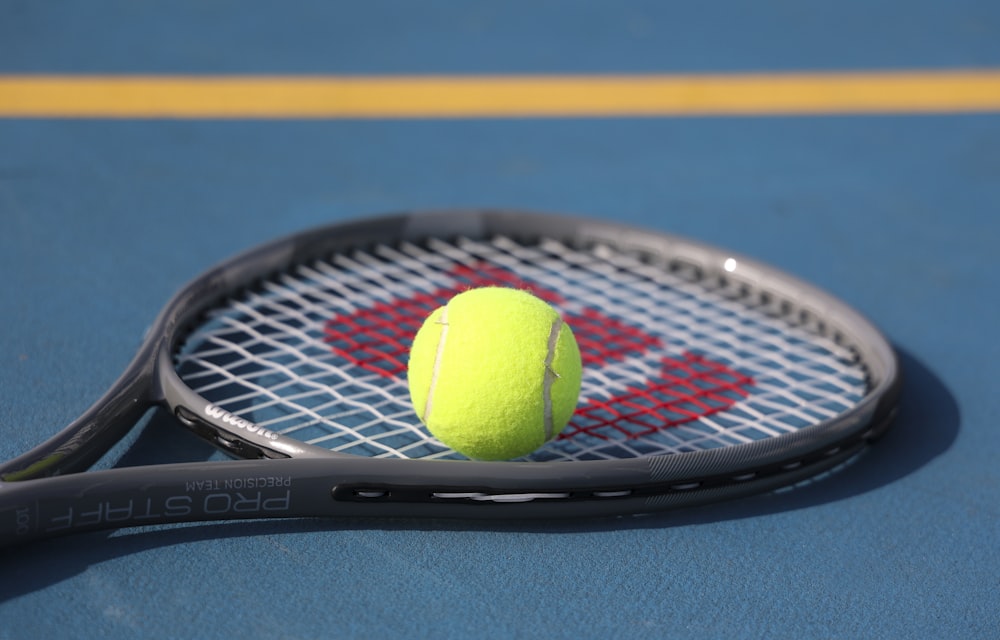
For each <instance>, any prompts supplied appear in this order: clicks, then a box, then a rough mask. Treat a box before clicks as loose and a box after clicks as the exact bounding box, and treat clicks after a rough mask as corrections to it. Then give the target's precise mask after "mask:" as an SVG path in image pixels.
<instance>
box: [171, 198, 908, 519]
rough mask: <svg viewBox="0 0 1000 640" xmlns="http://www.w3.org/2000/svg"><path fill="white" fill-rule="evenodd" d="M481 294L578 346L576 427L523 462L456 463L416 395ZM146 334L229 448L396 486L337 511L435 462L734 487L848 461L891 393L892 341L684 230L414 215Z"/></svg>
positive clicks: (268, 267)
mask: <svg viewBox="0 0 1000 640" xmlns="http://www.w3.org/2000/svg"><path fill="white" fill-rule="evenodd" d="M485 285H501V286H515V287H523V288H528V289H530V290H532V291H533V292H534V293H536V295H539V296H540V297H542V298H543V299H546V300H547V301H549V302H551V303H552V304H553V305H554V306H555V307H556V308H557V309H558V310H559V311H560V312H561V313H562V314H563V315H564V318H565V319H566V320H567V322H568V323H569V324H570V326H572V327H573V329H574V332H575V333H576V334H577V337H578V340H579V341H580V343H581V351H582V352H583V358H584V366H585V376H584V390H583V393H582V398H581V402H580V405H579V406H578V409H577V413H576V415H575V416H574V418H573V420H572V421H571V423H570V425H569V426H568V427H567V429H566V430H564V432H563V433H562V434H560V436H559V438H557V439H556V440H555V441H554V442H552V443H550V444H549V445H547V446H546V447H543V448H542V449H541V450H539V451H538V452H536V453H535V454H532V455H531V456H528V457H527V458H525V459H524V460H521V461H519V463H517V464H512V463H498V464H486V463H481V462H469V461H462V460H461V456H459V455H458V454H455V453H454V452H451V451H449V450H448V449H447V448H446V447H444V446H443V445H441V444H440V443H438V442H436V441H435V440H434V439H433V438H432V437H431V436H430V435H429V434H427V432H426V431H425V430H424V429H423V428H422V426H421V425H420V423H419V421H418V419H417V417H416V415H415V414H414V413H413V411H412V408H411V407H410V406H409V397H408V393H407V391H406V379H405V362H406V351H407V348H408V345H409V343H408V339H412V334H413V333H415V331H416V328H417V327H418V326H419V323H420V322H422V320H423V318H424V316H426V315H427V314H429V313H430V312H431V311H432V310H433V309H434V308H435V307H436V306H438V305H440V304H444V303H445V302H446V301H447V298H448V297H449V296H450V295H452V294H454V293H457V292H459V291H461V290H463V289H465V288H469V287H472V286H485ZM154 331H155V332H156V336H155V337H156V338H157V339H158V342H157V345H156V363H157V365H156V382H157V384H156V387H157V389H158V390H159V392H160V393H161V394H162V398H163V400H164V401H165V403H166V404H167V406H169V407H170V409H171V411H172V412H173V413H174V415H176V416H177V417H178V418H179V419H180V420H181V422H183V423H184V424H185V425H187V426H188V427H189V428H191V429H193V430H194V431H196V432H197V433H199V434H200V435H202V436H203V437H205V438H206V439H208V440H210V441H211V442H213V443H214V444H215V445H216V446H219V447H220V448H222V449H223V450H225V451H227V452H228V453H230V454H232V455H234V456H237V457H243V458H281V457H299V458H302V457H309V458H340V459H352V460H353V459H358V458H365V462H367V463H376V466H377V468H380V469H382V471H381V473H384V474H386V475H387V476H389V477H387V478H385V479H384V481H383V482H382V483H381V484H379V483H375V484H373V483H372V482H371V481H370V480H366V481H365V482H362V483H360V484H358V485H356V486H355V485H353V484H351V485H349V486H347V485H345V486H342V487H341V492H340V496H341V498H342V499H350V498H353V499H357V498H359V495H360V494H370V495H373V496H376V495H381V496H383V497H384V496H385V495H386V494H388V493H390V492H389V491H388V489H387V488H388V487H395V489H396V491H394V493H395V495H396V496H397V497H398V496H402V495H404V494H406V492H401V491H399V490H398V489H399V484H398V483H397V484H393V480H392V478H400V477H402V476H410V477H413V476H415V477H417V478H419V477H421V474H424V473H427V474H431V475H433V474H437V473H439V471H438V469H440V467H430V468H429V467H427V465H428V463H431V462H434V461H439V460H449V461H451V464H453V465H456V464H457V465H458V466H453V467H450V468H449V469H448V475H449V476H454V481H453V482H454V487H456V488H457V490H456V492H455V493H456V495H462V494H465V493H468V491H467V489H468V488H469V486H474V487H476V488H479V489H484V491H485V493H486V494H489V495H492V494H490V491H493V490H494V489H498V488H499V489H504V490H506V489H515V488H518V487H519V490H520V489H524V487H523V483H524V482H525V481H526V478H530V484H531V486H532V487H535V488H537V489H538V490H539V491H548V490H551V489H554V488H560V489H562V488H566V484H567V482H570V481H569V478H570V477H572V478H574V480H572V483H573V486H579V487H583V488H587V486H588V485H587V482H589V483H590V484H589V488H591V489H598V490H601V491H605V490H606V491H607V493H609V494H611V493H614V491H615V490H616V488H623V487H627V488H628V489H629V490H630V491H635V490H636V489H637V488H639V487H642V486H650V487H657V489H656V490H655V492H658V493H657V495H658V496H659V498H657V499H659V500H661V501H662V500H668V501H673V500H679V498H676V497H673V496H675V494H677V493H683V492H684V491H686V492H687V494H688V495H689V496H693V495H695V494H697V493H699V492H700V493H704V492H705V491H708V492H709V494H711V495H713V496H715V495H738V494H742V493H747V492H753V491H757V490H763V489H767V488H772V487H774V486H779V485H781V484H786V483H789V482H795V481H797V480H799V479H801V478H803V477H807V476H809V475H814V474H815V473H818V472H821V471H822V470H824V469H826V468H830V467H832V466H835V465H836V464H839V463H840V462H842V461H843V460H844V459H845V458H846V457H847V456H848V455H853V453H855V452H857V451H858V450H860V449H861V448H863V447H864V445H865V444H867V443H868V442H870V441H871V440H873V439H875V438H876V437H878V436H879V435H880V434H881V433H882V432H883V431H884V429H885V428H887V426H888V424H889V423H890V420H891V417H892V416H893V414H894V408H895V403H896V398H897V396H898V390H899V371H898V364H897V362H896V357H895V354H894V352H893V350H892V348H891V346H890V345H889V343H888V342H887V341H886V340H885V338H884V337H883V336H882V335H881V333H880V332H879V331H878V330H877V329H876V328H875V327H874V326H873V325H872V324H871V323H870V322H869V321H868V320H866V319H865V318H864V317H862V316H861V315H860V314H859V313H857V312H856V311H854V310H853V309H851V308H850V307H849V306H848V305H846V304H845V303H843V302H841V301H839V300H838V299H836V298H834V297H833V296H831V295H829V294H827V293H825V292H823V291H820V290H818V289H817V288H815V287H813V286H811V285H809V284H808V283H805V282H803V281H801V280H799V279H797V278H794V277H792V276H790V275H788V274H786V273H783V272H781V271H779V270H776V269H774V268H771V267H769V266H767V265H765V264H763V263H761V262H759V261H756V260H752V259H749V258H747V257H744V256H740V255H736V254H733V253H732V252H729V251H726V250H722V249H718V248H715V247H712V246H709V245H706V244H703V243H699V242H693V241H690V240H687V239H683V238H680V237H677V236H672V235H669V234H663V233H656V232H651V231H650V230H646V229H638V228H630V227H626V226H622V225H618V224H613V223H608V222H602V221H598V220H589V219H582V218H576V217H570V216H561V215H551V214H538V213H525V212H512V211H478V210H477V211H441V212H422V213H407V214H398V215H390V216H383V217H375V218H368V219H363V220H359V221H354V222H348V223H338V224H333V225H330V226H327V227H323V228H320V229H315V230H311V231H307V232H304V233H301V234H297V235H294V236H292V237H289V238H286V239H283V240H279V241H276V242H273V243H270V244H268V245H265V246H262V247H260V248H257V249H254V250H251V251H250V252H247V253H245V254H243V255H241V256H238V257H236V258H234V259H232V260H229V261H227V262H225V263H222V264H221V265H219V266H218V267H216V268H215V269H213V270H212V271H211V272H209V273H207V274H206V275H204V276H202V277H201V278H199V279H197V280H195V281H194V282H192V283H191V284H190V285H189V286H187V287H186V288H185V289H184V290H182V291H181V292H180V293H179V294H178V295H177V296H176V297H175V298H174V300H173V301H172V302H171V303H170V305H168V307H167V308H166V309H165V310H164V312H163V314H162V315H161V317H160V319H159V321H158V323H157V326H156V327H154ZM390 460H391V461H392V462H389V461H390ZM400 463H402V464H400ZM567 463H569V464H571V465H572V466H571V467H566V466H565V465H566V464H567ZM365 468H366V469H369V472H370V471H371V470H372V469H374V468H375V467H365ZM424 469H427V471H424ZM430 469H433V471H431V470H430ZM529 470H530V471H529ZM365 475H366V476H367V474H365ZM462 478H465V479H464V480H462ZM584 478H590V480H589V481H584V480H582V479H584ZM366 482H367V484H366ZM678 482H679V483H680V484H679V485H678V484H677V483H678ZM581 483H582V484H581ZM670 483H674V485H671V486H675V490H672V491H671V492H670V493H671V496H672V497H669V498H664V497H663V495H664V494H663V490H662V488H663V486H664V485H665V484H667V485H669V484H670ZM376 484H377V485H378V486H376ZM411 484H412V483H411ZM417 485H420V483H419V482H417ZM677 486H680V487H682V489H676V487H677ZM366 487H368V489H367V490H366ZM373 487H374V488H373ZM609 487H610V489H609ZM505 488H506V489H505ZM651 491H653V490H651ZM437 493H439V494H441V493H447V492H441V491H438V492H437ZM529 493H530V492H529ZM519 495H526V494H524V492H523V491H522V492H521V493H520V494H519ZM361 497H363V496H361ZM400 499H402V498H400ZM407 499H409V498H407ZM689 499H691V498H690V497H688V498H684V500H689Z"/></svg>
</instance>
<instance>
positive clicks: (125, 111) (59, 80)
mask: <svg viewBox="0 0 1000 640" xmlns="http://www.w3.org/2000/svg"><path fill="white" fill-rule="evenodd" d="M997 111H1000V70H998V69H984V70H944V71H895V72H890V71H885V72H829V73H761V74H699V75H579V76H574V75H520V76H357V77H354V76H212V75H198V76H194V75H192V76H129V75H81V76H73V75H0V117H2V118H104V119H114V118H140V119H141V118H150V119H155V118H178V119H212V118H219V119H239V118H265V119H266V118H285V119H307V118H316V119H365V118H384V119H393V118H398V119H404V118H414V119H417V118H519V117H657V116H736V115H748V116H768V115H836V114H879V113H892V114H906V113H912V114H937V113H985V112H997Z"/></svg>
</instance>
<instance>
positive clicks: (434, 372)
mask: <svg viewBox="0 0 1000 640" xmlns="http://www.w3.org/2000/svg"><path fill="white" fill-rule="evenodd" d="M437 323H438V324H440V325H441V335H440V337H438V343H437V351H436V352H435V354H434V368H433V369H431V383H430V386H429V387H428V389H427V400H426V401H425V402H424V415H423V418H422V419H423V422H424V424H430V422H429V421H430V417H431V404H432V401H433V399H434V389H435V387H436V386H437V381H438V373H439V372H440V371H441V360H442V359H444V343H445V339H446V338H447V337H448V306H447V305H445V306H444V307H442V308H441V317H440V318H438V320H437Z"/></svg>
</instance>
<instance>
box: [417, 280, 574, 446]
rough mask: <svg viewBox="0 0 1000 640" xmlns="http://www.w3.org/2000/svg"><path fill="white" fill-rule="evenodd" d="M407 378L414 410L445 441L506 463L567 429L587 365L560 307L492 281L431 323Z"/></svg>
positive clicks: (438, 313) (430, 319)
mask: <svg viewBox="0 0 1000 640" xmlns="http://www.w3.org/2000/svg"><path fill="white" fill-rule="evenodd" d="M408 375H409V385H410V398H411V399H412V400H413V407H414V409H415V410H416V412H417V415H418V416H420V420H421V421H422V422H423V423H424V424H425V425H427V428H428V429H429V430H430V432H431V433H432V434H434V436H435V437H436V438H437V439H438V440H440V441H441V442H443V443H444V444H445V445H447V446H449V447H451V448H452V449H454V450H455V451H458V452H459V453H462V454H464V455H466V456H468V457H470V458H476V459H479V460H507V459H510V458H517V457H520V456H523V455H526V454H528V453H531V452H532V451H534V450H535V449H537V448H539V447H540V446H542V445H543V444H545V443H546V442H547V441H548V440H551V439H552V438H553V437H555V436H556V434H558V433H559V431H561V430H562V428H563V427H564V426H566V423H567V422H569V419H570V417H571V416H572V415H573V411H574V410H575V409H576V402H577V398H578V396H579V394H580V378H581V376H582V367H581V364H580V349H579V348H578V347H577V344H576V339H575V338H574V337H573V332H572V331H571V330H570V328H569V326H567V325H566V324H565V323H564V322H563V320H562V318H560V316H559V314H558V313H557V312H556V310H555V309H553V308H552V307H550V306H549V305H548V304H547V303H545V302H544V301H542V300H540V299H538V298H536V297H535V296H533V295H531V294H530V293H528V292H526V291H521V290H518V289H507V288H502V287H485V288H481V289H472V290H469V291H465V292H463V293H460V294H458V295H457V296H455V297H454V298H452V299H451V300H450V301H449V302H448V304H447V305H445V306H443V307H440V308H439V309H437V310H435V311H434V312H433V313H432V314H431V315H430V316H429V317H428V318H427V320H425V321H424V324H423V326H422V327H421V328H420V330H419V331H418V332H417V335H416V338H414V341H413V346H412V347H411V349H410V362H409V369H408Z"/></svg>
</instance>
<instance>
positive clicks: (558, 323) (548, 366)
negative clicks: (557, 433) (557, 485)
mask: <svg viewBox="0 0 1000 640" xmlns="http://www.w3.org/2000/svg"><path fill="white" fill-rule="evenodd" d="M562 326H563V320H562V318H560V317H556V319H555V320H553V321H552V326H551V327H550V328H549V339H548V343H547V345H548V351H547V352H546V354H545V376H544V380H543V382H542V403H543V407H544V409H543V416H544V426H545V441H546V442H548V441H549V440H551V439H552V436H553V435H554V434H553V433H552V430H553V424H552V421H553V417H552V384H553V383H554V382H555V381H556V380H557V379H558V378H559V374H558V373H557V372H556V371H555V370H554V369H552V361H553V360H554V359H555V355H556V345H557V344H558V343H559V334H560V333H561V332H562Z"/></svg>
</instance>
